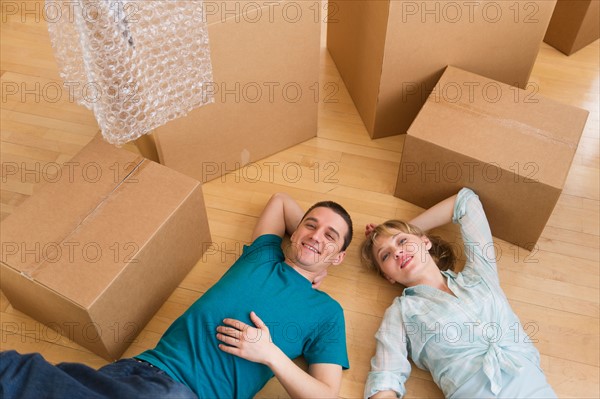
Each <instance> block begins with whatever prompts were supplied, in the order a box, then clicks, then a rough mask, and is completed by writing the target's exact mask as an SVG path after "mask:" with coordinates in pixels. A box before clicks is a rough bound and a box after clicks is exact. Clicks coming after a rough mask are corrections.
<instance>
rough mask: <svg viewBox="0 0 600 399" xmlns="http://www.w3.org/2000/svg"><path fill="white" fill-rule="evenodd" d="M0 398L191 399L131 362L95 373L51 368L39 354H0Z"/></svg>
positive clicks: (71, 366)
mask: <svg viewBox="0 0 600 399" xmlns="http://www.w3.org/2000/svg"><path fill="white" fill-rule="evenodd" d="M0 398H4V399H12V398H32V399H38V398H53V399H54V398H56V399H62V398H69V399H70V398H86V399H96V398H98V399H99V398H110V399H121V398H123V399H129V398H161V399H162V398H195V399H197V396H196V395H195V394H194V393H193V392H192V391H191V390H190V389H189V388H188V387H187V386H185V385H184V384H181V383H179V382H177V381H175V380H173V379H172V378H171V377H169V376H168V375H167V374H166V373H165V372H164V371H162V370H160V369H158V368H156V367H153V366H151V365H150V364H148V363H142V362H139V361H137V360H135V359H123V360H119V361H117V362H115V363H111V364H109V365H106V366H104V367H102V368H101V369H99V370H95V369H93V368H91V367H88V366H86V365H84V364H79V363H60V364H57V365H52V364H50V363H48V362H47V361H46V360H45V359H44V358H43V357H42V356H41V355H39V354H28V355H21V354H19V353H17V352H15V351H7V352H2V353H0Z"/></svg>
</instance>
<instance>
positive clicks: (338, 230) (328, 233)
mask: <svg viewBox="0 0 600 399" xmlns="http://www.w3.org/2000/svg"><path fill="white" fill-rule="evenodd" d="M347 232H348V225H347V224H346V221H345V220H344V219H343V218H342V217H341V216H340V215H338V214H337V213H335V212H334V211H333V210H331V209H329V208H324V207H318V208H315V209H313V210H312V211H310V213H309V214H308V215H306V217H305V218H304V219H303V220H302V221H301V222H300V225H299V226H298V228H297V229H296V231H295V232H294V233H293V234H292V236H291V237H290V241H291V248H290V251H289V253H288V256H289V257H290V260H291V261H292V262H294V263H295V264H297V265H298V266H302V267H310V268H314V267H315V266H317V267H318V266H324V265H327V266H328V265H330V264H334V265H337V264H339V263H341V261H342V259H343V258H344V255H345V252H343V251H341V249H342V248H343V246H344V236H345V235H346V234H347Z"/></svg>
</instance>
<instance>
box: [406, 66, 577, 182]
mask: <svg viewBox="0 0 600 399" xmlns="http://www.w3.org/2000/svg"><path fill="white" fill-rule="evenodd" d="M587 115H588V112H587V111H585V110H583V109H580V108H576V107H573V106H570V105H565V104H560V103H558V102H556V101H553V100H550V99H548V98H544V97H542V96H541V95H539V94H537V93H536V92H534V91H533V90H532V89H528V90H521V89H518V88H515V87H512V86H509V85H506V84H503V83H500V82H497V81H494V80H491V79H488V78H485V77H482V76H479V75H476V74H473V73H470V72H466V71H463V70H461V69H458V68H454V67H451V66H449V67H448V68H447V69H446V71H445V72H444V74H443V75H442V77H441V78H440V80H439V82H438V84H437V85H436V88H435V89H434V91H433V92H432V93H431V95H430V96H429V97H428V99H427V102H426V103H425V105H424V107H423V109H422V110H421V111H420V113H419V116H418V117H417V119H416V120H415V121H414V123H413V124H412V125H411V127H410V128H409V131H408V133H409V134H410V135H412V136H415V137H419V138H421V139H423V140H426V141H430V142H432V143H434V144H437V145H440V146H442V147H446V148H448V149H449V150H452V151H455V152H457V153H462V154H465V155H466V156H469V157H472V158H474V159H478V160H481V161H482V162H485V163H486V164H492V165H494V166H498V167H500V168H502V169H503V170H510V171H512V172H514V173H517V174H518V175H520V176H522V177H523V178H529V179H533V180H535V181H539V182H541V183H545V184H548V185H550V186H553V187H559V188H560V187H562V186H563V185H564V181H565V179H566V177H567V173H568V171H569V167H570V165H571V162H572V160H573V156H574V154H575V151H576V149H577V145H578V143H579V139H580V137H581V133H582V131H583V128H584V126H585V122H586V120H587ZM448 136H450V137H452V140H448ZM480 143H486V145H485V146H482V145H481V144H480Z"/></svg>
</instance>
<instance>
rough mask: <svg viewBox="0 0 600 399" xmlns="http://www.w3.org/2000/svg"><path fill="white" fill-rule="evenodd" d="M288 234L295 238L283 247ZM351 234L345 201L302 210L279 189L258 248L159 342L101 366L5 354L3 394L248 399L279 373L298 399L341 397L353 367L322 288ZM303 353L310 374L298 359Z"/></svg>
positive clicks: (334, 307)
mask: <svg viewBox="0 0 600 399" xmlns="http://www.w3.org/2000/svg"><path fill="white" fill-rule="evenodd" d="M286 232H287V233H289V234H290V245H289V246H286V248H284V249H283V250H282V248H281V243H282V238H283V236H284V235H285V234H286ZM351 238H352V221H351V219H350V216H349V215H348V213H347V212H346V211H345V210H344V209H343V208H342V207H341V206H340V205H338V204H336V203H334V202H320V203H317V204H315V205H313V207H311V208H310V209H309V210H308V211H307V212H306V214H305V215H304V216H302V210H301V209H300V207H299V205H298V204H297V203H296V202H295V201H294V200H293V199H291V198H290V197H289V196H288V195H286V194H275V195H273V196H272V197H271V199H270V200H269V202H268V203H267V205H266V206H265V209H264V210H263V212H262V214H261V216H260V217H259V220H258V222H257V224H256V226H255V229H254V232H253V236H252V240H253V243H252V245H250V246H246V247H244V251H243V253H242V255H241V257H240V258H239V259H238V260H237V261H236V262H235V263H234V264H233V266H232V267H231V268H230V269H229V270H228V271H227V273H225V275H224V276H223V277H222V278H221V279H220V280H219V281H218V282H217V283H216V284H215V285H214V286H213V287H212V288H211V289H210V290H208V291H207V292H206V293H205V294H204V295H203V296H202V297H200V298H199V299H198V300H197V301H196V302H195V303H194V304H193V305H192V306H191V307H190V308H189V309H188V310H187V311H186V312H185V313H184V314H183V315H182V316H181V317H180V318H179V319H177V320H176V321H175V322H174V323H173V325H171V327H169V329H168V330H167V331H166V332H165V334H164V335H163V337H162V338H161V340H160V341H159V343H158V344H157V346H156V348H154V349H152V350H148V351H146V352H144V353H142V354H140V355H138V356H136V358H134V359H124V360H121V361H119V362H116V363H113V364H110V365H108V366H105V367H103V368H101V369H100V370H98V371H96V370H93V369H91V368H89V367H87V366H85V365H81V364H69V363H63V364H59V365H57V366H52V365H50V364H49V363H47V362H46V361H45V360H43V359H42V358H41V356H39V355H26V356H22V355H19V354H17V353H16V352H6V353H3V354H2V355H1V357H0V387H1V388H2V391H0V394H4V397H5V398H12V397H13V396H19V395H23V396H25V397H63V396H65V397H67V396H68V397H70V398H73V397H86V398H102V397H110V398H117V397H141V396H142V397H161V398H164V397H178V398H188V397H196V396H198V397H201V398H234V397H235V398H238V397H244V398H247V397H252V396H254V395H255V394H256V393H257V392H258V391H259V390H260V389H261V388H262V387H263V386H264V385H265V384H266V382H267V381H268V380H269V379H270V378H271V377H272V376H273V375H274V376H275V377H277V378H278V379H279V381H280V382H281V384H282V385H283V387H284V388H285V389H286V391H287V392H288V393H289V394H290V396H291V397H301V398H310V397H314V398H326V397H337V395H338V393H339V389H340V384H341V379H342V369H344V368H348V357H347V353H346V340H345V326H344V316H343V312H342V308H341V307H340V305H339V304H338V303H337V302H336V301H335V300H333V299H332V298H331V297H329V296H328V295H327V294H325V293H323V292H320V291H318V290H316V289H315V286H318V285H319V284H320V281H321V280H322V278H323V277H324V276H325V274H326V272H327V269H328V267H329V266H331V265H338V264H340V263H341V262H342V260H343V259H344V256H345V250H346V248H347V247H348V245H349V244H350V240H351ZM300 355H303V356H304V358H305V359H306V361H307V363H308V364H309V367H308V372H305V371H304V370H303V369H301V368H300V367H298V366H297V365H296V364H295V363H294V362H293V361H292V360H291V359H293V358H295V357H298V356H300ZM0 396H1V395H0Z"/></svg>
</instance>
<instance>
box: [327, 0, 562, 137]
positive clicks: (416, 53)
mask: <svg viewBox="0 0 600 399" xmlns="http://www.w3.org/2000/svg"><path fill="white" fill-rule="evenodd" d="M555 3H556V0H537V1H528V0H527V1H525V0H517V1H493V0H492V1H489V0H477V1H464V2H453V1H452V2H451V1H441V0H435V1H434V0H432V1H409V0H394V1H390V0H329V19H328V24H327V47H328V49H329V53H330V54H331V57H332V58H333V60H334V61H335V64H336V66H337V68H338V70H339V71H340V75H341V76H342V78H343V80H344V82H345V84H346V87H347V88H348V91H349V93H350V95H351V96H352V99H353V101H354V104H355V105H356V108H357V109H358V112H359V114H360V115H361V117H362V120H363V122H364V124H365V126H366V128H367V130H368V131H369V134H370V135H371V137H372V138H380V137H386V136H391V135H396V134H404V133H406V130H407V129H408V127H409V126H410V124H411V122H412V121H413V120H414V118H415V117H416V116H417V113H418V112H419V109H420V108H421V106H422V105H423V104H424V102H425V100H426V99H427V96H428V95H429V93H430V92H431V90H432V89H433V87H434V86H435V83H436V82H437V81H438V79H439V78H440V76H441V75H442V72H443V70H444V68H445V67H446V65H455V66H457V67H460V68H463V69H465V70H469V71H473V72H475V73H478V74H480V75H483V76H487V77H489V78H492V79H495V80H498V81H500V82H504V83H506V84H510V85H514V86H517V87H520V88H526V86H527V83H528V81H529V76H530V74H531V70H532V68H533V64H534V62H535V59H536V56H537V53H538V51H539V47H540V44H541V42H542V38H543V37H544V34H545V32H546V28H547V27H548V23H549V21H550V17H551V15H552V10H553V8H554V5H555Z"/></svg>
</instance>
